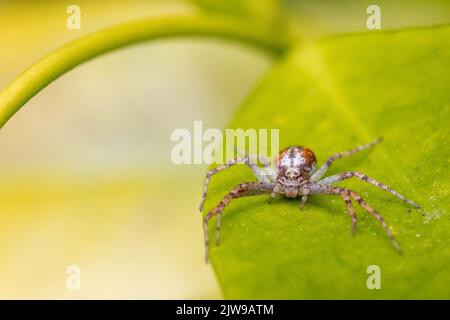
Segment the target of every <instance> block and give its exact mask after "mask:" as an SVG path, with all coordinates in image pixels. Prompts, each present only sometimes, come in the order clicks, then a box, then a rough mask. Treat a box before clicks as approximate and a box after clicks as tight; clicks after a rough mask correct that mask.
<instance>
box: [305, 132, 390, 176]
mask: <svg viewBox="0 0 450 320" xmlns="http://www.w3.org/2000/svg"><path fill="white" fill-rule="evenodd" d="M382 140H383V139H382V138H378V139H376V140H375V141H372V142H371V143H368V144H365V145H362V146H359V147H356V148H354V149H352V150H347V151H342V152H338V153H335V154H333V155H332V156H331V157H329V158H328V160H327V161H326V162H325V163H324V164H323V165H322V166H321V167H320V169H319V170H317V171H316V172H314V173H313V175H312V176H311V181H312V182H317V181H319V180H320V179H321V178H322V177H323V175H324V174H325V173H326V172H327V170H328V168H329V167H330V166H331V165H332V164H333V162H334V161H335V160H337V159H341V158H344V157H349V156H351V155H354V154H355V153H357V152H360V151H362V150H366V149H370V148H372V147H373V146H375V145H377V144H378V143H380V142H381V141H382Z"/></svg>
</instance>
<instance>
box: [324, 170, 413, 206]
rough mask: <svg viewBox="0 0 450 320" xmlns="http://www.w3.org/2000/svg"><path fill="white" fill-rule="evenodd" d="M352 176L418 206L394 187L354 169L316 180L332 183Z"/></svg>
mask: <svg viewBox="0 0 450 320" xmlns="http://www.w3.org/2000/svg"><path fill="white" fill-rule="evenodd" d="M352 177H356V178H358V179H361V180H362V181H365V182H368V183H370V184H372V185H374V186H375V187H377V188H380V189H382V190H384V191H387V192H390V193H391V194H392V195H394V196H396V197H397V198H399V199H400V200H402V201H403V202H406V203H408V204H410V205H412V206H413V207H415V208H416V209H418V208H420V206H419V205H417V204H415V203H414V202H412V201H411V200H408V199H406V198H405V197H404V196H402V195H401V194H400V193H398V192H397V191H395V190H394V189H392V188H391V187H389V186H387V185H385V184H383V183H381V182H379V181H377V180H375V179H372V178H371V177H369V176H367V175H365V174H363V173H360V172H356V171H349V172H343V173H338V174H336V175H333V176H330V177H326V178H323V179H322V180H320V181H319V182H318V184H332V183H336V182H339V181H343V180H347V179H350V178H352Z"/></svg>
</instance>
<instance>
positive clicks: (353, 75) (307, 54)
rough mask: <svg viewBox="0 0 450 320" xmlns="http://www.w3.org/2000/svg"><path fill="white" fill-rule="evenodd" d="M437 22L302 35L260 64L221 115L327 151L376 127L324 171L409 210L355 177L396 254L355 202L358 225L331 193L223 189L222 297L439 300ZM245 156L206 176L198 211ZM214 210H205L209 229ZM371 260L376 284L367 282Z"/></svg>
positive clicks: (444, 267)
mask: <svg viewBox="0 0 450 320" xmlns="http://www.w3.org/2000/svg"><path fill="white" fill-rule="evenodd" d="M449 39H450V27H449V26H444V27H434V28H422V29H420V28H416V29H409V30H403V31H398V32H371V33H367V34H354V35H346V36H338V37H331V38H328V39H324V40H322V41H320V42H318V43H315V44H310V45H304V46H301V47H299V48H297V49H295V50H293V51H292V52H290V54H289V55H288V56H286V57H285V58H284V59H283V61H281V62H280V63H279V64H278V65H277V66H276V67H275V68H274V69H273V71H271V72H270V74H268V75H267V76H266V78H265V79H264V80H263V81H262V83H261V84H260V85H259V86H258V88H257V89H256V90H255V91H254V92H253V94H252V95H251V96H250V97H249V98H248V99H247V101H246V102H245V103H244V105H243V106H242V108H241V109H240V110H239V111H238V113H237V114H236V116H235V118H234V120H233V121H232V125H231V127H235V128H244V129H245V128H269V129H270V128H279V129H280V147H285V146H289V145H293V144H302V145H306V146H308V147H310V148H312V149H313V150H314V151H315V153H316V156H317V157H318V161H319V163H320V164H321V163H323V162H324V161H326V159H327V157H328V156H330V155H331V154H333V153H335V152H338V151H343V150H347V149H350V148H353V147H355V146H358V145H360V144H364V143H368V142H370V141H371V140H373V139H374V138H377V137H379V136H383V137H384V138H385V140H384V142H382V143H381V144H380V145H378V146H376V147H375V148H374V149H372V150H370V151H364V152H361V153H359V154H357V155H354V156H352V157H349V158H345V159H341V160H338V161H337V162H335V164H334V165H333V166H332V167H331V169H330V170H329V172H328V174H327V175H331V174H335V173H338V172H343V171H352V170H355V171H361V172H364V173H366V174H367V175H369V176H371V177H373V178H375V179H377V180H379V181H382V182H384V183H386V184H387V185H389V186H391V187H392V188H394V189H396V190H397V191H399V192H400V193H401V194H403V195H405V196H406V197H407V198H409V199H411V200H412V201H415V202H416V203H418V204H420V205H421V206H422V209H420V210H415V209H413V208H411V207H409V206H408V205H406V204H405V203H402V202H400V201H399V200H398V199H396V198H395V197H393V196H392V195H390V194H389V193H386V192H384V191H382V190H379V189H377V188H375V187H374V186H371V185H368V184H366V183H365V182H363V181H360V180H358V181H348V182H345V183H340V185H341V186H345V187H348V188H351V189H353V190H355V191H358V192H359V193H360V194H361V195H362V196H363V197H364V198H365V199H366V200H367V202H368V203H369V204H370V205H372V206H373V207H374V208H375V209H377V210H378V211H379V212H380V213H381V215H382V216H383V217H384V218H385V220H386V221H387V223H388V224H389V225H390V227H391V229H392V231H393V232H394V234H395V236H396V238H397V240H398V242H399V243H400V245H401V247H402V249H403V251H404V254H403V255H402V256H400V255H398V254H397V253H396V251H395V250H394V249H393V247H392V246H391V243H390V242H389V239H388V237H387V236H386V234H385V232H384V230H383V229H382V228H381V226H380V225H379V223H378V222H377V221H376V220H375V219H373V218H372V217H371V216H370V215H369V214H368V213H367V212H365V211H364V210H362V209H361V208H360V207H359V206H358V205H357V204H356V203H354V205H355V209H356V210H357V214H358V217H359V223H358V230H357V232H356V235H355V236H354V237H352V236H351V231H350V226H351V221H350V218H349V216H348V214H347V213H346V209H345V204H344V203H343V201H342V200H341V198H340V197H339V196H328V195H323V196H311V197H310V198H309V201H308V203H307V204H306V206H305V209H304V210H303V211H300V210H299V204H298V199H297V200H294V201H293V200H290V199H286V198H280V199H278V200H276V201H275V202H274V203H273V204H271V205H269V204H268V196H258V197H248V198H242V199H237V200H233V201H232V203H231V204H230V205H229V206H228V207H227V208H226V209H225V212H224V214H223V215H222V233H221V245H220V246H215V245H214V243H212V244H211V249H210V256H211V261H212V264H213V267H214V269H215V272H216V275H217V277H218V280H219V282H220V284H221V286H222V289H223V292H224V295H225V297H226V298H231V299H239V298H252V299H261V298H262V299H264V298H272V299H273V298H275V299H278V298H287V299H294V298H301V299H311V298H314V299H316V298H333V299H341V298H354V299H361V298H380V299H381V298H387V299H391V298H408V299H413V298H448V297H449V296H450V286H449V285H448V284H449V283H450V265H449V262H450V245H449V239H450V218H449V212H448V209H449V190H450V188H449V183H450V182H449V175H448V171H449V167H448V165H449V159H450V154H449V150H450V149H449V146H448V139H449V120H450V113H449V104H450V103H449V101H450V90H449V89H450V87H449V83H450V79H449V78H450V77H449V73H448V70H450V41H449ZM252 180H255V179H254V178H253V177H252V175H251V174H250V173H249V170H248V168H246V167H245V166H235V167H232V168H230V169H229V170H226V171H225V172H222V173H220V174H218V175H216V176H214V177H213V178H212V181H211V188H210V193H209V198H208V200H207V202H206V206H205V212H208V210H209V209H211V208H212V207H213V206H214V205H216V204H217V203H218V202H219V201H220V199H221V198H222V197H223V196H224V195H225V194H226V193H227V192H228V191H229V190H230V189H231V187H233V186H234V185H236V184H237V183H240V182H243V181H252ZM214 227H215V219H212V220H211V222H210V236H211V238H212V239H214V237H213V230H214V229H215V228H214ZM370 265H378V266H379V267H380V268H381V290H369V289H368V288H367V286H366V281H367V278H368V277H369V276H370V274H367V267H368V266H370Z"/></svg>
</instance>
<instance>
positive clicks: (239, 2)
mask: <svg viewBox="0 0 450 320" xmlns="http://www.w3.org/2000/svg"><path fill="white" fill-rule="evenodd" d="M192 1H193V2H194V3H195V4H197V5H199V6H201V7H203V8H204V9H206V10H209V11H215V12H219V13H226V14H230V15H236V16H242V17H243V18H252V19H258V20H262V21H266V22H268V23H272V24H276V23H279V21H280V19H281V18H282V17H281V8H282V7H281V2H280V0H192Z"/></svg>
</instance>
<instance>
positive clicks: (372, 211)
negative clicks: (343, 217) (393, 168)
mask: <svg viewBox="0 0 450 320" xmlns="http://www.w3.org/2000/svg"><path fill="white" fill-rule="evenodd" d="M349 192H350V195H351V196H352V198H353V199H355V201H356V202H358V204H359V205H360V206H361V207H363V208H364V209H366V211H367V212H369V213H370V214H371V215H372V216H373V217H374V218H375V219H377V220H378V221H379V222H380V224H381V226H382V227H383V229H384V231H385V232H386V234H387V236H388V237H389V239H390V240H391V243H392V245H393V246H394V248H395V250H397V252H398V254H402V249H401V248H400V245H399V244H398V242H397V241H396V240H395V238H394V235H393V234H392V232H391V229H389V226H388V225H387V224H386V222H385V221H384V219H383V217H382V216H381V215H380V214H379V213H378V212H377V211H376V210H375V209H373V208H372V207H371V206H369V205H368V204H367V202H365V201H364V199H363V198H361V196H360V195H359V194H357V193H356V192H355V191H350V190H349Z"/></svg>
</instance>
